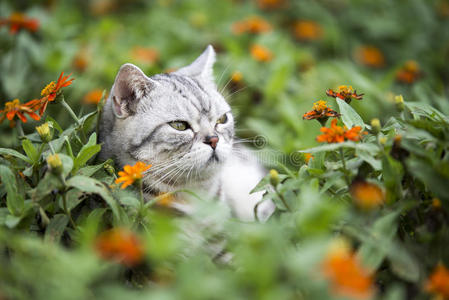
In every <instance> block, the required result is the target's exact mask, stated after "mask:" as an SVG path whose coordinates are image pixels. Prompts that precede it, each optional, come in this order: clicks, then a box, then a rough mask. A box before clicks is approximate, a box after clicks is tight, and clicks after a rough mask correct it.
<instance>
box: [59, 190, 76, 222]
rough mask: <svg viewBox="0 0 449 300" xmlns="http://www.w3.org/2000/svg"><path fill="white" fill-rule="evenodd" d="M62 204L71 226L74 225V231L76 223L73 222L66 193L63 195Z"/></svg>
mask: <svg viewBox="0 0 449 300" xmlns="http://www.w3.org/2000/svg"><path fill="white" fill-rule="evenodd" d="M62 204H63V205H64V212H65V214H66V215H67V217H69V220H70V224H72V227H73V229H75V228H76V223H75V221H73V218H72V214H71V213H70V210H68V209H67V193H64V194H63V195H62Z"/></svg>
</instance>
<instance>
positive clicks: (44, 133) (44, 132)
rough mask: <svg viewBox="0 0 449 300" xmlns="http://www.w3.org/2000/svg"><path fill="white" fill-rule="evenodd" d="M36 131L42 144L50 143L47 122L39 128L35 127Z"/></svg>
mask: <svg viewBox="0 0 449 300" xmlns="http://www.w3.org/2000/svg"><path fill="white" fill-rule="evenodd" d="M36 131H37V133H38V134H39V136H40V137H41V140H42V141H43V142H44V143H48V142H50V141H51V138H52V136H51V131H50V125H49V124H48V122H45V123H44V124H42V125H41V126H37V127H36Z"/></svg>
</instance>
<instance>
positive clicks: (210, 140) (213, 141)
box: [204, 135, 218, 150]
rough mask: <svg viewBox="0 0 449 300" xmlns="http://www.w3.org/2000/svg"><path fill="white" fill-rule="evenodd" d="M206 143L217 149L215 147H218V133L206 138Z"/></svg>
mask: <svg viewBox="0 0 449 300" xmlns="http://www.w3.org/2000/svg"><path fill="white" fill-rule="evenodd" d="M204 143H205V144H208V145H210V146H211V147H212V149H214V150H215V148H217V143H218V136H216V135H208V136H206V138H205V139H204Z"/></svg>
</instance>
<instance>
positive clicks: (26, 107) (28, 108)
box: [0, 99, 40, 127]
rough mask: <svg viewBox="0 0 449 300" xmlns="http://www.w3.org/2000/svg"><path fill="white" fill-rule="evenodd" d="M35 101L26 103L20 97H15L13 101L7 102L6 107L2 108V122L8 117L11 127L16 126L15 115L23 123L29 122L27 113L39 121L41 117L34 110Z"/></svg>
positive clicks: (0, 119) (0, 114)
mask: <svg viewBox="0 0 449 300" xmlns="http://www.w3.org/2000/svg"><path fill="white" fill-rule="evenodd" d="M34 110H35V109H33V101H29V102H27V103H25V104H21V103H20V101H19V99H14V100H13V101H10V102H6V103H5V108H4V109H2V110H0V123H1V122H3V120H5V118H7V119H8V120H9V121H10V122H9V126H10V127H14V124H15V122H14V120H13V119H14V117H15V116H17V117H18V118H19V119H20V120H21V121H22V122H23V123H26V122H27V119H26V117H25V114H28V116H30V117H31V118H32V119H34V120H36V121H38V120H39V119H40V117H39V115H38V114H36V113H35V112H34Z"/></svg>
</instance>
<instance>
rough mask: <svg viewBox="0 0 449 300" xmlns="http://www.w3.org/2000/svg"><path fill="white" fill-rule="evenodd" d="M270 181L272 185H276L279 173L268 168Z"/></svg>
mask: <svg viewBox="0 0 449 300" xmlns="http://www.w3.org/2000/svg"><path fill="white" fill-rule="evenodd" d="M270 183H271V185H272V186H274V187H276V186H277V185H278V183H279V173H278V171H276V170H275V169H271V170H270Z"/></svg>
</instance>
